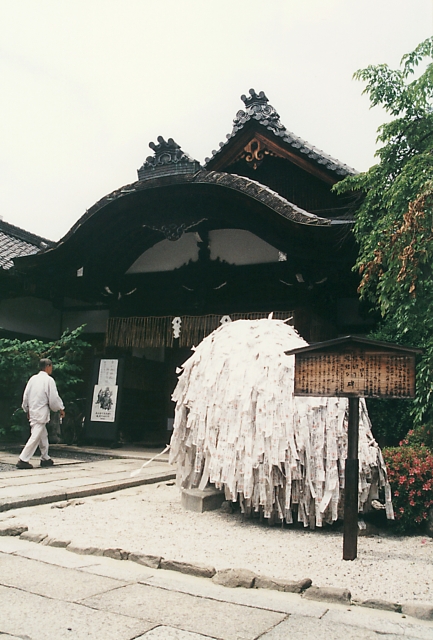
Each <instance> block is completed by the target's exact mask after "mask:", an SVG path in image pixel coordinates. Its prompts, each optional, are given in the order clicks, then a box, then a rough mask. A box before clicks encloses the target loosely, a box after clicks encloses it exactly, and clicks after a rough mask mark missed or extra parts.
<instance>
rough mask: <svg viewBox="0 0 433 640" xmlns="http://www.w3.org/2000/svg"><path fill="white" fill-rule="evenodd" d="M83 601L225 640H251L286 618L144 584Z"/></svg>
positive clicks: (97, 607) (278, 614)
mask: <svg viewBox="0 0 433 640" xmlns="http://www.w3.org/2000/svg"><path fill="white" fill-rule="evenodd" d="M121 592H122V595H121V598H120V597H119V592H118V591H115V592H114V591H113V592H109V593H104V594H102V595H100V596H95V597H92V598H86V599H85V600H83V601H81V602H82V604H86V605H87V606H90V607H94V608H96V609H98V610H101V609H104V610H105V611H109V612H111V613H122V614H124V615H130V616H136V617H139V618H143V619H145V620H149V621H151V622H154V623H160V624H163V625H168V626H172V627H177V628H180V629H183V630H185V631H192V632H195V633H201V634H203V635H210V636H212V637H216V638H223V639H224V640H254V639H255V638H257V637H258V636H260V634H262V633H264V632H265V631H268V630H269V629H271V628H272V627H274V626H275V625H276V624H278V623H279V622H281V621H282V620H283V619H284V618H285V615H284V614H281V613H276V612H273V611H264V610H262V609H253V608H250V607H244V606H242V605H236V604H231V603H227V602H219V601H216V600H209V599H207V598H202V597H196V596H190V595H187V594H184V593H179V592H175V591H168V590H166V589H159V588H156V587H150V586H146V585H143V584H134V585H129V586H126V587H123V588H122V590H121Z"/></svg>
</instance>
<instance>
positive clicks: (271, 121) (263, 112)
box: [232, 89, 286, 135]
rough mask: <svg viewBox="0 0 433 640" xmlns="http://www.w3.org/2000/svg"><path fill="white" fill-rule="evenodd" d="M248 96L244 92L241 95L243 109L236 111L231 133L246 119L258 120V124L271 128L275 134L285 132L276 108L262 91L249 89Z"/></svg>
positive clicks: (240, 127)
mask: <svg viewBox="0 0 433 640" xmlns="http://www.w3.org/2000/svg"><path fill="white" fill-rule="evenodd" d="M249 94H250V95H249V96H248V97H247V96H246V95H245V94H243V95H242V96H241V100H242V102H243V103H244V105H245V109H246V110H245V111H243V110H242V109H241V110H240V111H238V112H237V114H236V117H235V119H234V120H233V131H232V135H233V134H235V133H236V132H237V131H239V129H242V127H243V126H244V124H245V123H246V122H247V120H251V119H252V118H253V119H254V120H258V121H259V122H260V124H262V125H263V126H264V127H267V128H268V129H271V130H272V131H273V132H274V133H276V134H277V135H281V133H280V132H285V131H286V127H285V126H284V125H283V124H282V123H281V122H280V116H279V114H278V113H277V111H276V109H274V107H273V106H272V105H270V104H269V100H268V98H267V97H266V94H265V92H264V91H260V93H256V91H255V90H254V89H250V90H249Z"/></svg>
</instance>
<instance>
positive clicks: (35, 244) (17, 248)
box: [0, 220, 54, 270]
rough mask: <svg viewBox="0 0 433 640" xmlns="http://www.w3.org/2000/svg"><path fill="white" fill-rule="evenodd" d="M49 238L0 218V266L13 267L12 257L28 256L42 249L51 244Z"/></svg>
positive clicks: (3, 267)
mask: <svg viewBox="0 0 433 640" xmlns="http://www.w3.org/2000/svg"><path fill="white" fill-rule="evenodd" d="M53 244H54V243H52V242H51V241H50V240H46V239H45V238H41V237H40V236H36V235H35V234H33V233H29V232H28V231H24V229H20V228H19V227H15V226H14V225H13V224H9V223H8V222H3V220H0V268H1V269H5V270H8V269H10V268H11V267H13V259H14V258H18V257H20V256H29V255H32V254H34V253H38V251H41V250H42V249H46V248H48V247H51V246H53Z"/></svg>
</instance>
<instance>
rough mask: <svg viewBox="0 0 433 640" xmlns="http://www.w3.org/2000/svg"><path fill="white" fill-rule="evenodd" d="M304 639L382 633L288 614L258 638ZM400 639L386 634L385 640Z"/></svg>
mask: <svg viewBox="0 0 433 640" xmlns="http://www.w3.org/2000/svg"><path fill="white" fill-rule="evenodd" d="M289 638H290V640H306V639H308V638H326V640H361V639H362V640H380V638H383V636H382V635H379V634H378V633H375V632H374V631H367V630H361V629H358V628H355V627H350V626H348V625H345V624H336V623H332V622H331V623H330V622H326V621H325V620H316V619H314V618H305V617H304V616H296V615H294V616H290V617H289V618H288V619H287V620H284V621H283V622H280V624H279V625H277V626H276V627H274V628H273V629H272V630H271V631H268V632H267V633H265V634H264V635H263V636H261V638H260V640H288V639H289ZM397 638H398V639H399V640H401V638H402V637H401V635H400V636H394V635H392V636H389V635H387V636H386V640H396V639H397Z"/></svg>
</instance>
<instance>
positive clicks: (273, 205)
mask: <svg viewBox="0 0 433 640" xmlns="http://www.w3.org/2000/svg"><path fill="white" fill-rule="evenodd" d="M180 184H197V185H198V184H210V185H215V186H216V187H221V188H224V189H231V190H233V191H236V192H238V193H242V194H244V195H246V196H247V197H249V198H252V199H254V200H256V201H257V202H260V203H262V204H264V205H265V206H267V207H269V208H270V209H272V210H273V211H275V212H276V213H278V214H279V215H281V216H282V217H284V218H286V219H287V220H290V221H292V222H294V223H296V224H300V225H307V226H323V227H329V226H330V224H331V221H330V220H328V219H327V218H321V217H319V216H317V215H315V214H313V213H309V212H308V211H305V210H303V209H301V208H300V207H297V206H296V205H295V204H293V203H291V202H289V201H288V200H286V199H285V198H283V197H282V196H280V195H279V194H278V193H276V192H275V191H273V190H272V189H270V188H269V187H267V186H265V185H263V184H261V183H259V182H256V181H255V180H251V179H249V178H245V177H244V176H238V175H236V174H231V173H224V172H218V171H206V170H204V169H202V170H200V171H197V172H196V173H194V174H189V175H188V174H187V175H179V174H177V175H175V174H174V175H172V176H164V177H155V178H154V179H151V180H149V179H147V180H142V181H137V182H133V183H131V184H128V185H124V186H123V187H120V188H119V189H116V190H115V191H112V192H111V193H109V194H107V195H106V196H104V197H103V198H101V200H98V202H96V203H95V204H94V205H93V206H92V207H91V208H90V209H88V210H87V211H86V212H85V213H84V214H83V215H82V216H81V218H80V219H79V220H77V222H76V223H75V224H74V225H73V226H72V227H71V229H70V230H69V231H68V232H67V233H66V235H65V236H63V238H61V239H60V240H59V242H58V243H57V244H56V245H55V246H54V247H50V248H49V249H47V250H45V251H43V252H41V253H40V254H38V255H47V254H49V253H51V252H52V251H55V250H56V249H57V248H59V247H60V246H62V245H64V244H65V243H66V242H67V241H68V240H69V238H71V237H72V236H73V235H74V234H75V233H76V232H77V231H78V229H80V228H81V227H82V226H83V225H84V224H85V223H86V222H87V221H88V220H90V219H91V218H93V217H94V216H95V215H97V214H98V212H99V211H101V210H102V209H104V208H105V207H106V206H108V205H109V204H111V203H112V202H114V201H116V200H119V199H120V198H123V197H125V196H128V195H131V194H134V193H138V192H140V191H144V190H147V189H156V188H163V187H169V186H172V185H180Z"/></svg>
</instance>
